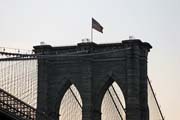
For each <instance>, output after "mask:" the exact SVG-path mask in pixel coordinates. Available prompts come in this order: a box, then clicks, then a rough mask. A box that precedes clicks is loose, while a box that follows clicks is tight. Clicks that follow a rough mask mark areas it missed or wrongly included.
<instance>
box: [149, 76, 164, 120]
mask: <svg viewBox="0 0 180 120" xmlns="http://www.w3.org/2000/svg"><path fill="white" fill-rule="evenodd" d="M147 81H148V83H149V86H150V89H151V91H152V94H153V97H154V99H155V102H156V105H157V107H158V110H159V112H160V115H161V118H162V120H164V116H163V114H162V111H161V108H160V106H159V103H158V101H157V98H156V95H155V93H154V90H153V87H152V85H151V82H150V80H149V77H147Z"/></svg>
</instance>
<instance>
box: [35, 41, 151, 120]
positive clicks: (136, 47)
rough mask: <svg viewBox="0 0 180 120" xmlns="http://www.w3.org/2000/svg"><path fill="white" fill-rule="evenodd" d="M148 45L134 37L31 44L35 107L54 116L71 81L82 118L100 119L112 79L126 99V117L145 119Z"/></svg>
mask: <svg viewBox="0 0 180 120" xmlns="http://www.w3.org/2000/svg"><path fill="white" fill-rule="evenodd" d="M151 48H152V47H151V45H150V44H149V43H146V42H142V41H141V40H138V39H133V40H124V41H122V43H112V44H96V43H93V42H86V43H79V44H78V45H77V46H64V47H63V46H62V47H52V46H50V45H40V46H34V51H35V53H36V54H39V55H40V57H39V59H38V103H37V109H38V110H40V111H43V112H45V113H47V114H48V115H51V116H52V117H53V118H54V120H58V119H59V117H58V113H59V107H60V102H61V100H62V98H63V95H64V94H65V92H66V90H67V89H68V88H69V87H70V85H71V84H74V85H75V86H76V87H77V89H78V91H79V93H80V95H81V97H82V103H83V108H82V120H101V103H102V99H103V96H104V94H105V92H106V90H107V89H108V87H109V86H110V85H111V84H112V82H113V81H116V82H117V84H118V85H119V86H120V87H121V89H122V92H123V94H124V98H125V103H126V120H149V110H148V101H147V55H148V52H149V50H150V49H151Z"/></svg>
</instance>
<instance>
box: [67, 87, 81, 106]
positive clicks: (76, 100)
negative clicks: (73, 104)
mask: <svg viewBox="0 0 180 120" xmlns="http://www.w3.org/2000/svg"><path fill="white" fill-rule="evenodd" d="M69 89H70V91H71V93H72V95H73V96H74V98H75V100H76V101H77V103H78V105H79V107H80V108H81V109H82V106H81V104H80V102H79V100H78V98H77V97H76V95H75V93H74V92H73V90H72V89H71V87H70V88H69Z"/></svg>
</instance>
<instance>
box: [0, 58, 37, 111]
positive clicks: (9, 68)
mask: <svg viewBox="0 0 180 120" xmlns="http://www.w3.org/2000/svg"><path fill="white" fill-rule="evenodd" d="M3 58H4V57H3ZM0 88H1V89H3V90H5V91H6V92H8V93H10V94H11V95H13V96H15V97H17V98H19V99H20V100H22V101H24V102H25V103H27V104H29V105H31V106H32V107H34V108H36V104H37V103H36V102H37V60H9V61H0Z"/></svg>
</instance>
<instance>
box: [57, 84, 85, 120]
mask: <svg viewBox="0 0 180 120" xmlns="http://www.w3.org/2000/svg"><path fill="white" fill-rule="evenodd" d="M59 115H60V116H59V120H82V99H81V96H80V94H79V91H78V90H77V88H76V87H75V85H74V84H72V85H71V86H70V87H69V88H68V89H67V91H66V93H65V94H64V96H63V98H62V101H61V104H60V110H59Z"/></svg>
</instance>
